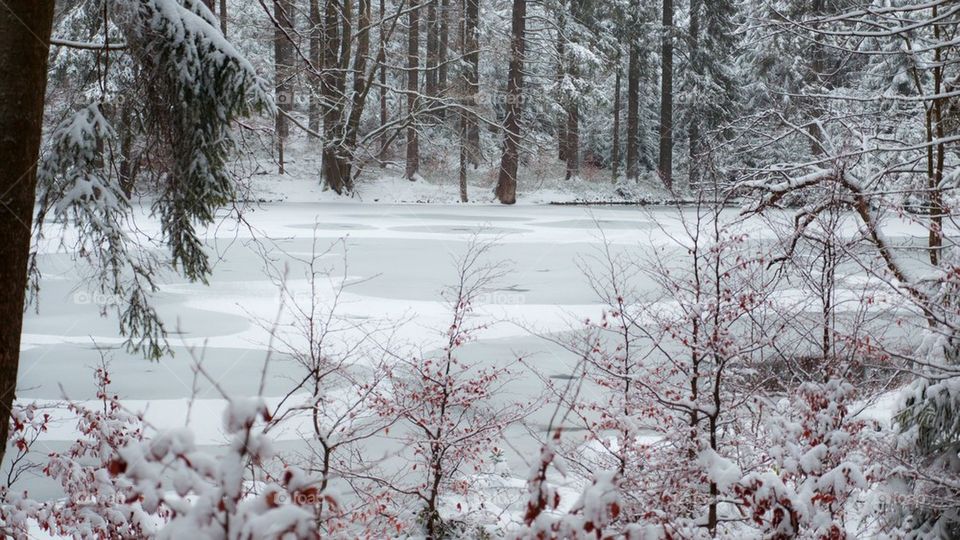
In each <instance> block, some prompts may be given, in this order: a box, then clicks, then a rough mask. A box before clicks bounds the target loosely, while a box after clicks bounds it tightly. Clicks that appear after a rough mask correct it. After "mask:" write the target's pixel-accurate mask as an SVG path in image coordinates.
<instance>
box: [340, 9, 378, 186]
mask: <svg viewBox="0 0 960 540" xmlns="http://www.w3.org/2000/svg"><path fill="white" fill-rule="evenodd" d="M358 5H359V13H358V14H357V52H356V54H355V55H354V57H353V93H352V96H353V102H352V104H351V106H350V116H349V117H348V118H347V126H346V135H345V136H344V144H343V145H342V146H341V147H340V152H339V154H338V155H337V159H338V160H339V161H340V171H341V174H342V176H343V181H344V185H345V187H346V189H347V190H348V191H353V176H352V175H353V166H352V165H353V156H352V155H351V152H352V150H353V148H355V147H356V145H357V137H358V135H359V132H360V118H361V116H363V108H364V104H365V103H366V99H367V94H368V92H369V91H370V83H369V81H368V80H367V76H368V75H367V58H368V56H369V55H370V20H371V17H370V0H358ZM374 67H376V66H374Z"/></svg>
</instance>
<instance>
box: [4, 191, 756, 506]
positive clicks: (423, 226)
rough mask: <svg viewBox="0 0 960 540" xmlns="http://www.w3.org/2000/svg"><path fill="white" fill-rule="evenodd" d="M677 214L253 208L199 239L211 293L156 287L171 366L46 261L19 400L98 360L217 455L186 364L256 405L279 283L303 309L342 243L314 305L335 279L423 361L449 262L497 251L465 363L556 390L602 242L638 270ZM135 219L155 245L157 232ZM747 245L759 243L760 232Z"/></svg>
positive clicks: (518, 391) (347, 313) (88, 380)
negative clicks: (486, 249) (505, 369)
mask: <svg viewBox="0 0 960 540" xmlns="http://www.w3.org/2000/svg"><path fill="white" fill-rule="evenodd" d="M730 212H731V214H735V213H736V210H730ZM677 215H678V214H677V211H676V210H673V209H659V210H658V209H652V210H651V209H638V208H632V207H603V208H585V207H557V206H516V207H503V206H499V205H497V206H494V205H490V206H484V205H467V206H458V205H449V206H444V205H430V206H427V205H376V204H374V205H371V204H359V203H344V204H296V203H279V204H266V205H262V206H260V207H258V208H255V209H252V210H251V211H248V212H246V213H245V218H246V220H247V221H248V225H238V224H237V223H236V222H235V221H232V220H229V219H228V220H224V221H223V222H222V223H220V224H219V225H218V226H217V227H211V228H210V231H209V233H208V240H207V241H208V246H209V250H210V253H211V255H212V258H213V260H214V262H215V268H214V272H213V275H212V278H211V280H210V284H209V285H203V284H199V283H188V282H186V281H184V280H183V279H179V278H176V277H175V276H165V277H164V278H163V279H162V280H161V282H162V284H161V290H160V292H159V293H157V294H156V296H155V299H154V302H155V305H156V307H157V309H158V311H159V312H160V314H161V315H162V317H163V318H164V320H165V321H166V324H167V326H168V329H169V330H170V343H171V346H172V349H173V352H174V355H173V356H172V357H167V358H163V359H162V360H160V361H158V362H150V361H147V360H144V359H143V358H141V357H138V356H136V355H131V354H129V353H127V352H126V351H125V350H124V349H123V348H122V346H121V345H122V342H123V340H122V338H120V337H119V336H118V332H117V323H116V319H115V317H114V316H113V315H112V314H110V313H109V308H108V316H106V317H102V316H101V315H100V312H101V308H100V306H98V305H97V304H98V303H103V302H107V303H109V301H110V299H109V298H102V297H99V296H98V295H96V294H94V293H93V292H92V291H91V290H90V289H89V281H88V280H87V279H86V278H87V276H88V274H89V271H88V270H86V269H85V267H84V266H83V265H82V264H81V265H78V264H77V263H75V262H74V261H73V259H72V258H71V257H70V256H69V255H68V254H65V253H57V252H56V251H55V250H50V252H49V253H46V254H43V255H42V256H41V269H42V270H43V280H42V289H41V296H40V300H39V306H38V307H39V311H38V312H34V311H33V310H31V311H30V312H29V313H28V315H27V318H26V322H25V326H24V334H23V352H22V360H21V369H20V378H19V388H18V396H17V397H18V399H19V400H21V401H31V400H35V399H40V400H60V399H63V398H64V397H67V398H69V399H71V400H91V399H94V398H95V393H96V388H95V386H94V378H93V374H92V373H93V369H94V367H95V366H96V365H97V364H98V363H99V359H100V357H101V355H105V356H106V357H107V358H108V359H109V360H110V369H111V378H112V391H113V393H115V394H117V395H118V396H119V397H120V398H121V399H122V400H123V401H124V402H125V403H126V404H127V405H128V406H129V407H130V408H131V409H134V410H142V411H145V412H146V419H147V421H148V422H149V423H150V424H151V425H152V426H154V427H156V428H158V429H163V428H171V427H180V426H183V425H184V423H185V420H186V416H187V410H188V402H189V401H190V398H191V397H194V398H195V402H194V403H193V405H192V412H191V417H190V418H191V421H190V424H191V427H193V428H194V429H195V431H196V433H197V436H198V439H199V441H200V442H202V443H203V444H209V445H211V446H212V445H216V444H218V443H219V442H221V441H222V440H223V439H222V435H221V429H220V425H221V413H222V410H223V406H224V402H223V400H222V397H221V396H220V394H219V393H218V391H217V390H216V389H215V388H214V387H213V385H211V384H209V383H207V382H204V381H200V382H199V384H198V383H195V378H194V372H193V370H192V368H191V366H192V364H193V361H194V360H193V358H197V357H200V358H202V359H203V365H204V367H205V369H206V370H207V371H208V372H210V373H211V374H212V375H213V376H214V377H215V378H216V379H217V382H218V384H219V386H220V387H221V388H222V389H224V390H225V391H227V392H228V393H230V394H231V395H236V396H248V395H254V394H256V393H257V391H258V388H259V386H260V378H261V372H262V370H263V365H264V360H265V358H266V355H267V353H266V349H267V348H268V345H267V344H268V342H269V339H270V332H269V331H268V330H269V328H271V326H272V325H273V324H274V321H276V320H277V312H278V308H279V305H280V301H279V298H280V281H281V280H280V276H285V278H284V281H285V284H286V287H287V288H288V289H290V290H291V291H294V296H295V297H296V298H298V299H300V300H302V299H305V298H308V297H309V294H310V293H309V284H308V281H307V280H306V279H305V277H306V272H305V268H306V267H305V261H307V260H309V259H310V258H311V255H312V254H313V253H314V252H315V251H318V250H319V251H324V250H326V249H327V248H328V247H330V246H331V245H335V244H337V243H338V242H339V241H340V240H339V239H343V240H342V242H343V244H342V245H339V246H337V245H335V247H334V248H333V249H332V250H331V251H330V253H328V254H326V255H324V256H323V257H321V258H320V259H319V260H320V261H321V266H322V267H323V268H330V269H331V270H332V276H331V277H332V279H330V280H324V284H323V286H321V287H319V289H318V298H319V299H320V300H321V301H322V300H324V299H329V298H332V292H333V290H334V289H335V288H336V287H335V286H336V284H337V283H339V280H341V279H345V280H346V284H347V286H346V287H345V289H344V293H343V295H342V297H341V300H340V306H339V308H338V315H339V316H340V317H342V318H344V319H345V320H352V321H356V322H358V323H362V322H364V321H384V320H396V321H401V320H403V321H406V323H405V324H403V325H402V326H400V327H399V329H398V331H397V338H396V339H398V340H402V341H403V342H405V343H407V344H412V345H413V346H415V347H417V348H419V349H421V350H423V351H424V353H429V351H431V350H436V348H437V347H438V346H439V345H440V343H441V341H442V339H443V331H444V329H445V328H446V327H447V325H448V324H449V310H448V308H447V305H446V304H445V303H444V302H443V300H442V298H441V296H440V293H441V291H442V290H443V288H444V286H445V285H450V284H452V283H454V281H455V280H456V274H455V269H454V260H455V259H456V258H457V257H458V256H460V255H462V254H463V253H464V252H465V250H466V249H467V245H468V241H469V240H470V238H471V237H473V236H475V235H476V236H478V237H479V238H481V239H483V240H489V241H492V242H494V243H496V244H497V245H496V247H495V249H493V250H492V251H491V253H490V257H489V259H490V261H491V262H495V263H497V264H502V265H504V267H505V268H507V269H508V274H507V276H506V278H505V279H504V280H502V281H501V282H500V283H499V284H498V285H497V287H495V288H494V290H492V291H490V292H489V293H488V294H486V295H485V296H484V297H483V298H481V303H480V304H481V305H480V306H478V309H477V316H478V317H479V318H480V319H481V320H484V321H486V322H488V323H489V325H490V326H489V328H488V329H487V330H486V331H485V332H483V333H482V334H479V335H478V336H477V339H476V341H474V342H472V343H470V344H469V345H468V346H467V347H466V348H465V349H464V350H463V354H462V355H461V356H462V358H463V359H464V360H465V361H468V362H473V363H476V364H477V365H484V364H486V363H493V364H502V363H507V362H513V361H514V360H515V359H516V358H517V357H520V356H522V357H523V358H524V359H525V360H526V362H527V363H528V364H529V365H534V366H536V369H537V370H538V371H539V376H538V375H535V374H534V373H531V372H530V370H529V369H524V368H519V369H518V371H517V373H516V375H515V376H514V377H513V378H512V380H511V381H510V383H509V384H508V386H507V391H506V392H504V393H503V395H502V398H503V399H510V400H514V399H523V398H527V397H530V396H536V395H539V394H540V392H541V389H542V385H543V383H542V379H541V377H544V376H545V377H553V378H556V379H563V378H564V377H567V376H568V375H569V373H570V372H571V369H572V366H573V363H574V362H575V360H576V359H575V358H574V357H573V356H572V355H571V354H570V353H569V352H567V351H565V350H564V349H563V348H562V347H560V346H558V345H556V344H555V343H552V342H551V341H550V340H549V339H545V337H549V336H551V335H552V336H557V335H560V334H559V333H562V332H565V331H569V330H570V329H572V328H576V327H577V326H578V324H579V321H582V320H583V319H584V318H586V317H597V316H598V315H600V313H601V310H602V307H601V305H600V303H599V301H598V299H597V297H596V294H595V292H594V291H593V290H592V289H591V288H590V286H589V283H588V281H587V279H586V278H585V276H584V272H583V267H584V266H585V265H586V266H590V265H591V264H595V263H596V257H597V256H598V255H599V254H600V251H599V248H600V247H602V245H603V242H604V239H605V241H606V242H607V243H609V245H610V246H611V250H613V251H614V252H617V251H623V250H628V251H630V252H631V253H633V254H635V255H636V256H638V257H644V256H645V255H644V254H646V253H650V252H651V251H650V250H652V249H657V248H665V249H668V250H670V249H673V250H675V249H678V248H677V246H676V245H675V244H674V243H672V242H671V241H670V240H669V238H668V237H669V235H670V234H672V233H676V232H679V231H680V221H679V220H678V218H677ZM142 221H143V223H141V225H142V226H143V227H144V229H145V231H146V232H147V234H150V233H151V230H150V228H151V227H154V228H155V227H156V224H155V223H152V222H150V221H149V220H142ZM601 229H602V232H601ZM154 232H155V231H154ZM753 232H754V233H755V236H759V237H764V236H765V235H766V236H767V237H769V234H770V233H769V231H767V230H764V228H763V227H757V228H756V229H755V230H754V231H753ZM343 246H345V247H346V249H345V250H344V249H343V248H342V247H343ZM344 251H345V255H344ZM635 285H638V288H640V289H643V288H644V287H649V289H650V292H653V285H652V284H649V283H647V284H645V283H644V282H643V281H642V280H640V281H639V282H637V283H635ZM641 292H642V291H641ZM324 295H327V296H324ZM281 319H282V318H281ZM283 322H284V321H283V320H281V321H280V323H283ZM296 373H298V366H296V365H295V363H294V362H292V361H290V359H289V357H286V356H285V355H282V354H278V355H275V356H274V357H273V358H272V359H271V362H270V365H269V370H268V375H267V380H266V381H265V386H264V395H265V397H266V398H267V399H268V401H270V400H275V399H276V398H279V397H280V396H282V395H283V394H284V393H286V391H287V389H288V388H289V387H290V386H291V380H292V378H293V377H294V376H295V374H296ZM549 412H550V411H546V410H544V411H537V412H535V413H534V414H532V415H531V416H530V419H529V425H528V426H527V427H517V428H516V429H514V430H512V431H511V432H510V433H508V434H507V436H508V446H509V447H512V451H510V453H509V455H508V459H509V465H510V467H511V468H512V469H513V470H515V471H517V472H518V473H519V474H521V475H522V474H524V473H525V471H526V470H527V464H526V459H527V458H529V457H530V456H531V455H535V447H534V444H535V443H534V442H533V441H532V439H531V438H530V437H529V435H528V431H527V430H528V429H530V428H531V427H532V428H533V429H537V426H538V425H540V426H542V425H543V422H544V418H545V417H546V416H548V415H549ZM277 437H278V439H279V441H280V444H281V445H290V446H295V445H297V444H302V442H300V439H301V436H300V434H299V433H297V429H296V428H295V427H294V428H293V429H291V430H288V431H287V432H283V433H279V434H278V435H277ZM73 438H74V430H73V426H72V425H71V422H70V421H69V420H67V419H64V420H63V421H61V422H60V423H59V425H55V426H53V429H52V430H51V432H50V433H49V434H47V435H46V436H45V437H44V438H43V439H42V440H41V441H40V443H39V445H38V451H40V452H44V453H46V452H48V451H55V450H61V449H63V448H64V447H65V446H66V445H67V444H68V443H69V441H71V440H72V439H73ZM26 484H27V485H26V486H25V487H29V488H30V489H31V491H32V492H34V493H36V495H37V496H41V497H42V496H44V495H49V494H50V493H52V492H51V491H50V489H51V488H52V486H49V485H47V484H46V483H45V482H44V481H40V480H37V479H32V480H31V479H27V480H26Z"/></svg>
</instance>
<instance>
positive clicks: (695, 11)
mask: <svg viewBox="0 0 960 540" xmlns="http://www.w3.org/2000/svg"><path fill="white" fill-rule="evenodd" d="M702 6H703V0H690V36H689V37H690V65H692V66H697V65H699V61H700V60H699V53H700V9H701V7H702ZM691 110H692V113H691V115H690V119H689V122H690V124H689V126H688V127H687V136H688V138H689V143H690V147H689V149H688V150H689V159H688V165H687V185H688V186H689V187H690V191H691V193H692V192H694V191H696V190H698V189H699V188H700V122H701V121H702V120H703V118H702V116H701V115H700V114H698V111H697V110H696V106H695V105H694V106H693V107H692V108H691Z"/></svg>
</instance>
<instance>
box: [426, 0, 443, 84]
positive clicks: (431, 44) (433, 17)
mask: <svg viewBox="0 0 960 540" xmlns="http://www.w3.org/2000/svg"><path fill="white" fill-rule="evenodd" d="M424 23H425V24H424V26H426V30H427V65H426V70H425V72H424V78H425V84H424V93H425V94H426V95H427V97H430V98H434V97H437V59H438V58H439V56H440V24H439V23H440V21H439V19H438V18H437V0H427V15H426V20H425V21H424Z"/></svg>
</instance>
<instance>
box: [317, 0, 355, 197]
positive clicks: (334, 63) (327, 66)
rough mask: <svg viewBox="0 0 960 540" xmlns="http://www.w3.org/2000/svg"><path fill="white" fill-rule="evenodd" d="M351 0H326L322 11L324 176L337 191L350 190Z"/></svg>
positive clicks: (329, 185) (327, 182)
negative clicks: (347, 129) (348, 82)
mask: <svg viewBox="0 0 960 540" xmlns="http://www.w3.org/2000/svg"><path fill="white" fill-rule="evenodd" d="M352 2H353V0H346V1H345V2H343V3H340V1H339V0H327V4H326V7H325V10H324V23H323V27H324V29H323V33H324V37H325V41H324V49H323V76H322V77H321V97H322V107H323V178H324V182H326V185H327V186H328V187H329V188H330V189H332V190H334V191H335V192H336V193H338V194H342V193H344V192H346V191H349V190H350V189H351V178H350V170H349V166H348V165H349V163H348V160H346V159H344V155H345V152H344V147H345V140H344V138H345V136H346V132H345V126H344V120H343V118H344V116H343V115H344V108H345V106H346V100H345V99H344V92H345V90H346V71H347V68H348V66H349V65H350V43H351V41H350V38H351V37H352V34H351V18H352V12H353V3H352Z"/></svg>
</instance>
